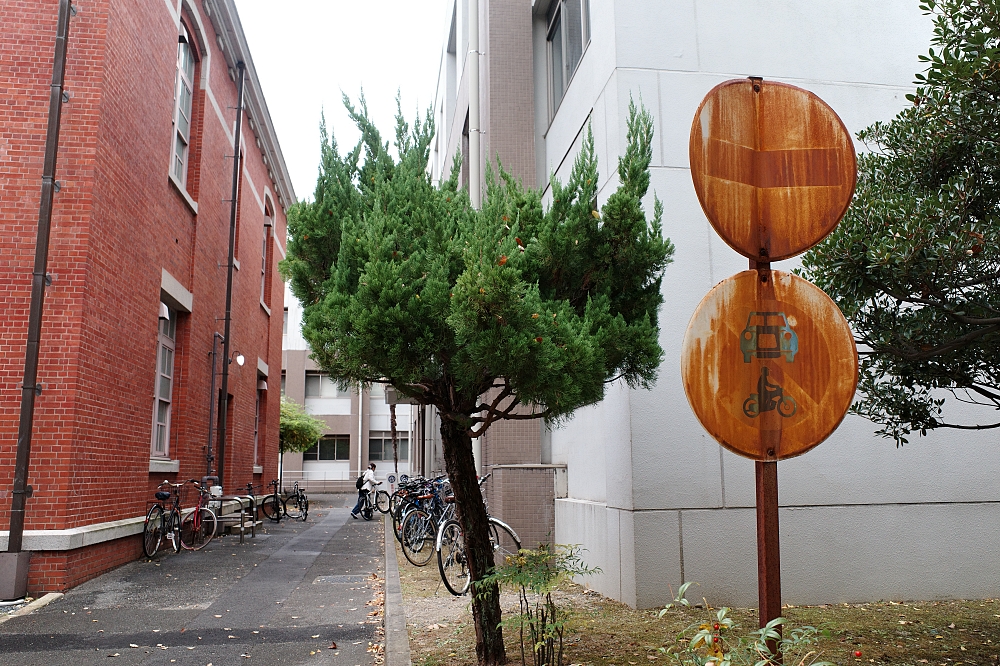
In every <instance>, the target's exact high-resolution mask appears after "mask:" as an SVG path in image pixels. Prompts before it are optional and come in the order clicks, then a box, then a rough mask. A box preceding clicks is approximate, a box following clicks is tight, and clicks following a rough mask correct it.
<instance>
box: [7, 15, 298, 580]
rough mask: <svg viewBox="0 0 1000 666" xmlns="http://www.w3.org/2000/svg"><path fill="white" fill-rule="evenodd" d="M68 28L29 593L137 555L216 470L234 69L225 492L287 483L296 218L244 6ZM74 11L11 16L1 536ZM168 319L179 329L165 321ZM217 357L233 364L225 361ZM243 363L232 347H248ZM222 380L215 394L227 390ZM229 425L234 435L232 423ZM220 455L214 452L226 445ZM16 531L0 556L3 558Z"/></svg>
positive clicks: (30, 515)
mask: <svg viewBox="0 0 1000 666" xmlns="http://www.w3.org/2000/svg"><path fill="white" fill-rule="evenodd" d="M74 4H75V8H76V10H77V13H76V15H75V16H74V17H73V18H72V20H71V22H70V31H69V43H68V44H69V46H68V55H67V65H66V79H65V89H66V91H67V92H68V96H69V100H68V101H67V102H65V103H64V105H63V110H62V123H61V136H60V145H59V157H58V166H57V170H56V179H57V180H58V181H59V184H60V188H59V191H58V192H57V193H56V195H55V201H54V206H53V217H52V236H51V242H50V254H49V273H50V274H51V275H52V278H53V279H52V284H51V286H50V287H48V289H47V291H46V300H45V311H44V318H43V324H42V346H41V353H40V365H39V382H41V383H42V385H44V392H43V393H42V395H40V396H39V397H38V399H37V401H36V408H35V428H34V436H33V443H32V448H31V466H30V471H29V475H28V482H29V483H30V484H31V485H32V486H33V488H34V496H33V497H32V498H30V499H29V500H28V502H27V514H26V516H27V517H26V525H25V533H24V550H29V551H32V552H33V555H32V559H31V566H30V576H29V593H34V594H37V593H39V592H42V591H52V590H61V589H65V588H68V587H72V586H74V585H77V584H79V583H81V582H83V581H84V580H87V579H88V578H91V577H93V576H95V575H97V574H99V573H101V572H103V571H106V570H108V569H110V568H112V567H115V566H117V565H119V564H122V563H124V562H127V561H129V560H132V559H135V558H137V557H139V556H140V555H141V543H140V538H141V531H142V519H143V516H144V514H145V512H146V509H147V506H148V505H147V502H148V500H150V499H152V489H153V488H154V487H155V485H156V484H158V483H159V482H160V481H163V480H164V479H170V480H172V481H179V480H185V479H189V478H198V479H200V478H201V477H202V476H203V475H205V474H206V472H207V470H208V466H209V463H208V462H207V458H206V454H207V446H208V443H209V435H210V416H211V406H212V405H213V404H217V400H216V399H215V398H213V396H211V395H210V394H211V381H212V372H213V369H212V350H213V341H214V339H215V337H216V335H215V334H216V333H220V334H221V333H222V331H223V326H224V321H223V317H224V315H225V294H226V273H227V264H228V260H227V258H228V246H229V224H230V203H229V200H230V199H231V196H230V191H231V187H232V174H233V152H234V151H233V142H234V138H233V136H234V129H235V121H236V111H235V107H236V106H237V85H236V83H235V80H236V71H237V63H238V62H243V63H245V66H246V79H245V81H246V84H245V85H246V88H245V94H246V101H245V107H244V108H245V111H244V116H243V134H242V141H241V144H240V159H241V162H242V164H241V175H240V179H239V181H240V186H239V187H240V189H239V197H238V211H239V212H238V224H237V245H236V262H234V263H235V266H236V270H235V271H234V287H233V308H232V313H233V314H232V333H231V336H230V337H231V346H232V349H233V350H234V352H235V351H239V352H240V353H241V354H242V355H243V357H244V358H245V359H246V362H245V364H244V365H243V366H242V367H241V366H238V365H237V364H236V363H232V364H231V365H230V366H229V368H230V375H229V394H230V395H231V396H232V397H231V399H230V403H229V416H228V421H229V428H228V437H227V444H226V460H225V478H224V479H223V485H224V488H225V490H226V492H233V491H236V490H237V489H239V488H240V487H241V486H245V485H246V484H247V483H248V482H250V481H253V482H254V483H256V484H259V483H261V482H262V481H263V482H264V483H267V482H268V481H269V480H270V479H272V478H274V477H275V476H277V455H278V453H277V450H278V414H279V381H280V372H281V331H282V321H281V318H282V312H283V302H282V299H283V289H282V285H281V280H280V277H279V276H278V273H277V263H278V262H279V261H280V260H281V259H282V258H283V257H284V253H285V247H284V245H285V208H286V207H287V206H288V205H289V204H290V203H292V202H293V201H294V200H295V195H294V192H293V191H292V186H291V181H290V179H289V177H288V173H287V170H286V168H285V165H284V160H283V158H282V155H281V150H280V148H279V146H278V142H277V138H276V136H275V133H274V129H273V127H272V126H271V121H270V117H269V115H268V111H267V107H266V105H265V102H264V98H263V95H262V93H261V89H260V84H259V82H258V81H257V77H256V73H255V70H254V66H253V61H252V59H251V57H250V53H249V50H248V48H247V43H246V40H245V37H244V35H243V31H242V28H241V27H240V22H239V18H238V16H237V13H236V8H235V4H234V2H233V0H146V1H143V2H135V1H134V0H77V2H75V3H74ZM57 14H58V2H57V0H19V1H18V2H3V3H0V25H3V26H4V30H3V34H2V35H0V63H2V66H0V227H2V236H0V528H2V529H4V530H5V529H6V528H7V526H8V524H9V519H10V502H11V493H10V490H11V487H12V479H13V468H14V456H15V450H16V443H17V429H18V410H19V405H20V395H21V392H20V387H19V383H20V381H21V377H22V372H23V363H24V354H25V344H26V336H27V318H28V305H29V294H30V287H31V270H32V259H33V253H34V249H35V233H36V226H37V219H38V206H39V197H40V190H41V176H42V160H43V149H44V144H45V133H46V132H45V130H46V121H47V117H48V95H49V83H50V80H51V76H52V58H53V51H54V44H55V35H56V19H57ZM163 315H169V318H164V317H163ZM221 347H222V345H221V344H220V345H218V349H219V350H220V352H219V355H218V365H217V368H216V370H217V372H221V367H222V366H221V364H222V363H223V362H225V361H224V359H223V358H222V354H221ZM234 355H235V354H234ZM217 386H218V384H217ZM215 422H216V423H218V418H217V417H216V419H215ZM215 445H216V444H215V443H213V446H215ZM7 537H8V534H7V532H6V531H0V550H6V547H7Z"/></svg>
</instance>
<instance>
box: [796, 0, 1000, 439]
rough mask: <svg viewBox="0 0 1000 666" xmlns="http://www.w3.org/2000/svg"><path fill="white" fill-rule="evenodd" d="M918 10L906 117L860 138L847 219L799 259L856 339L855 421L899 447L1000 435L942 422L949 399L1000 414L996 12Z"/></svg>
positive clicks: (955, 0) (962, 1) (999, 46)
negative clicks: (940, 435)
mask: <svg viewBox="0 0 1000 666" xmlns="http://www.w3.org/2000/svg"><path fill="white" fill-rule="evenodd" d="M921 8H922V9H923V10H924V11H925V12H927V13H929V14H931V15H932V16H933V17H934V37H933V40H932V48H931V50H930V51H929V54H928V55H925V56H921V60H922V61H924V62H926V63H927V66H928V68H927V70H926V72H924V73H922V74H918V75H917V81H916V83H917V86H918V87H917V89H916V91H915V93H914V94H912V95H908V96H907V99H908V100H909V101H910V102H911V105H910V106H909V107H907V108H906V109H904V110H903V111H901V112H900V113H899V114H898V115H897V116H896V117H895V118H894V119H893V120H891V121H889V122H879V123H875V124H874V125H872V126H871V127H869V128H867V129H866V130H864V131H862V132H861V133H860V134H859V138H860V139H861V140H862V141H863V142H864V143H865V144H866V145H867V146H868V147H869V149H870V152H866V153H863V154H862V155H861V156H860V158H859V161H858V186H857V190H856V192H855V196H854V201H853V203H852V205H851V208H850V209H849V210H848V213H847V216H846V217H845V218H844V220H843V221H842V222H841V224H840V225H839V227H838V228H837V229H836V231H835V232H834V233H833V234H832V235H831V236H830V237H829V238H828V239H827V240H826V241H824V242H823V243H822V244H820V245H818V246H817V247H816V248H814V249H813V250H812V251H811V252H809V253H808V254H807V255H806V256H805V258H804V261H803V264H804V268H805V274H806V275H807V276H808V277H809V278H810V279H811V280H813V281H815V282H816V284H818V285H819V286H820V287H822V288H823V289H824V290H825V291H826V292H827V293H828V294H830V296H832V297H833V299H834V300H835V301H836V302H837V304H838V305H839V306H840V308H841V310H842V311H843V312H844V314H845V315H846V316H847V317H848V320H849V321H850V323H851V327H852V328H853V330H854V331H855V334H856V336H857V338H858V340H857V341H858V347H859V353H860V357H861V374H860V382H859V393H860V399H859V400H858V401H857V402H856V403H855V405H854V407H853V409H854V411H855V412H857V413H860V414H862V415H864V416H866V417H868V418H869V419H871V420H872V421H873V422H875V423H876V424H879V426H880V430H879V431H878V432H879V433H880V434H882V435H885V436H888V437H893V438H895V440H896V442H897V445H900V444H902V443H905V442H906V441H907V439H906V435H908V434H910V433H911V432H919V433H921V434H926V433H927V431H928V430H932V429H936V428H960V429H982V428H995V427H998V426H1000V423H996V422H994V423H986V424H970V423H957V422H951V421H949V420H948V419H947V418H946V415H945V414H944V412H943V405H944V403H945V399H946V396H948V395H949V394H950V395H951V396H952V398H947V399H949V400H958V401H962V402H972V403H974V404H978V405H981V406H983V407H985V408H987V409H989V410H991V411H995V410H998V409H1000V381H998V379H997V378H998V377H1000V289H998V286H997V285H998V280H1000V142H998V137H1000V3H998V2H996V0H992V1H990V2H980V1H979V0H941V1H937V0H925V2H923V3H922V5H921ZM990 420H991V421H992V420H995V419H990Z"/></svg>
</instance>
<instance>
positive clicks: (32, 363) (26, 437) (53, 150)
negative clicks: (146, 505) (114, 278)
mask: <svg viewBox="0 0 1000 666" xmlns="http://www.w3.org/2000/svg"><path fill="white" fill-rule="evenodd" d="M71 9H72V6H71V3H70V0H60V2H59V19H58V23H57V26H58V27H57V28H56V48H55V58H54V60H53V64H52V83H51V84H50V85H49V125H48V128H47V130H46V136H45V162H44V166H43V168H42V196H41V202H40V203H39V205H38V236H37V239H36V241H35V265H34V270H33V271H32V274H31V305H30V306H29V310H28V343H27V348H26V349H25V353H24V381H23V382H22V383H21V415H20V421H19V423H18V429H17V457H16V459H15V463H14V488H13V493H12V494H13V499H12V501H11V507H10V533H9V534H10V536H9V538H8V541H7V552H8V553H19V552H21V546H22V537H23V536H24V505H25V503H26V502H27V499H28V498H29V497H31V491H32V488H31V486H29V485H28V463H29V461H30V458H31V431H32V427H33V425H34V420H35V396H36V395H38V394H39V393H41V392H42V390H41V387H39V386H38V352H39V347H40V345H41V337H42V310H43V306H44V304H45V286H46V282H47V281H48V279H47V275H46V271H47V270H48V262H49V234H50V232H51V230H52V197H53V194H54V192H55V177H56V156H57V155H58V153H59V121H60V119H61V118H62V104H63V82H64V80H65V74H66V45H67V42H68V41H69V18H70V10H71ZM25 573H27V572H25Z"/></svg>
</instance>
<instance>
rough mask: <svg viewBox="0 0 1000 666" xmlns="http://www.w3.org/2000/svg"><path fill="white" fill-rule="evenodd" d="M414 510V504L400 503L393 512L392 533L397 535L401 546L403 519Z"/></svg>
mask: <svg viewBox="0 0 1000 666" xmlns="http://www.w3.org/2000/svg"><path fill="white" fill-rule="evenodd" d="M412 509H413V505H412V504H410V503H409V502H403V501H400V502H398V503H397V504H396V508H395V509H394V510H393V512H392V533H393V535H395V537H396V541H398V542H399V543H400V544H402V543H403V519H404V518H406V514H407V513H409V512H410V511H411V510H412Z"/></svg>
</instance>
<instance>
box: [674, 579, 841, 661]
mask: <svg viewBox="0 0 1000 666" xmlns="http://www.w3.org/2000/svg"><path fill="white" fill-rule="evenodd" d="M690 586H691V583H690V582H688V583H684V584H683V585H681V587H680V589H679V590H678V592H677V596H676V597H675V598H674V600H673V601H672V602H671V603H669V604H667V605H666V606H665V607H664V608H663V610H661V611H660V614H659V615H660V617H663V616H664V615H666V614H667V613H669V612H671V611H672V610H679V609H680V607H682V606H683V607H690V606H691V602H689V601H688V600H687V599H686V598H685V596H684V595H685V593H686V592H687V590H688V587H690ZM729 610H730V609H729V608H720V609H719V610H717V611H715V613H714V615H712V616H710V619H709V621H707V622H698V623H695V624H692V625H691V626H689V627H687V628H686V629H685V630H684V631H682V632H681V633H680V634H678V636H677V645H674V646H671V647H669V648H660V652H662V653H664V654H668V655H670V656H672V657H673V658H674V660H675V662H676V663H677V664H680V665H682V666H751V665H752V666H781V665H782V664H788V665H791V666H833V665H832V663H831V662H827V661H820V660H819V652H818V650H816V649H815V647H814V646H815V645H816V643H817V642H818V634H819V630H817V629H816V628H815V627H809V626H803V627H791V626H790V625H789V624H788V620H786V619H785V618H783V617H777V618H775V619H773V620H771V621H770V622H768V623H767V625H766V626H764V627H761V628H760V629H757V630H756V631H750V632H747V633H741V632H740V631H738V630H739V629H740V626H739V625H738V624H736V623H735V622H733V620H732V618H730V617H729ZM782 627H784V635H783V632H782V629H781V628H782Z"/></svg>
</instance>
